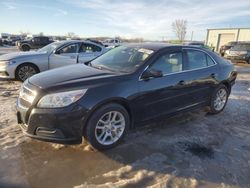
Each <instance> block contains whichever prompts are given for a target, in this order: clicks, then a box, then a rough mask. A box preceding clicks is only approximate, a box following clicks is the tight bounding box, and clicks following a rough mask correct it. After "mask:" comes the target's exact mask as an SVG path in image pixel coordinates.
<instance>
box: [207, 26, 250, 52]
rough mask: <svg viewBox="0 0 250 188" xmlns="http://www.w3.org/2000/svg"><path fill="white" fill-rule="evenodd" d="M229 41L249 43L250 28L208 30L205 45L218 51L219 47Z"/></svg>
mask: <svg viewBox="0 0 250 188" xmlns="http://www.w3.org/2000/svg"><path fill="white" fill-rule="evenodd" d="M231 41H250V28H223V29H208V30H207V39H206V44H207V45H208V46H212V47H214V48H215V51H219V49H220V47H221V46H222V45H224V44H226V43H228V42H231Z"/></svg>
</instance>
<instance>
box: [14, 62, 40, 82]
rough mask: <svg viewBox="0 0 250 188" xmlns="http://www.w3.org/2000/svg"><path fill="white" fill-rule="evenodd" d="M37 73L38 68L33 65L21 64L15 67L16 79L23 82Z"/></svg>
mask: <svg viewBox="0 0 250 188" xmlns="http://www.w3.org/2000/svg"><path fill="white" fill-rule="evenodd" d="M37 73H39V70H38V68H37V67H36V66H35V65H32V64H23V65H20V66H18V67H17V69H16V73H15V76H16V79H17V80H19V81H22V82H24V81H25V80H26V79H28V78H29V77H31V76H33V75H35V74H37Z"/></svg>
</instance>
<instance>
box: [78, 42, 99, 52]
mask: <svg viewBox="0 0 250 188" xmlns="http://www.w3.org/2000/svg"><path fill="white" fill-rule="evenodd" d="M101 51H102V48H101V47H99V46H96V45H94V44H90V43H83V44H82V46H81V48H80V50H79V52H80V53H81V52H86V53H93V52H101Z"/></svg>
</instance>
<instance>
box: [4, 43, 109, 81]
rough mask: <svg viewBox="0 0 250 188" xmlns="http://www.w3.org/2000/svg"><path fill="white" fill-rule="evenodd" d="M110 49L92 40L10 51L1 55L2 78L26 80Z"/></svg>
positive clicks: (91, 57) (86, 60)
mask: <svg viewBox="0 0 250 188" xmlns="http://www.w3.org/2000/svg"><path fill="white" fill-rule="evenodd" d="M107 51H108V49H107V48H105V47H104V46H101V45H99V44H96V43H93V42H90V41H80V40H72V41H61V42H54V43H51V44H49V45H47V46H45V47H43V48H41V49H39V50H37V51H30V52H17V53H9V54H5V55H1V56H0V78H16V79H18V80H21V81H24V80H26V79H27V78H29V77H30V76H32V75H34V74H36V73H39V72H42V71H46V70H48V69H53V68H57V67H61V66H65V65H72V64H76V63H85V62H88V61H90V60H92V59H95V58H96V57H98V56H100V55H102V54H103V53H105V52H107Z"/></svg>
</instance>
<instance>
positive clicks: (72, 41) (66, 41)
mask: <svg viewBox="0 0 250 188" xmlns="http://www.w3.org/2000/svg"><path fill="white" fill-rule="evenodd" d="M74 42H86V43H90V44H95V45H97V46H101V45H100V44H98V43H95V42H92V41H89V40H62V41H59V42H56V43H60V44H62V45H63V44H70V43H74Z"/></svg>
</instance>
